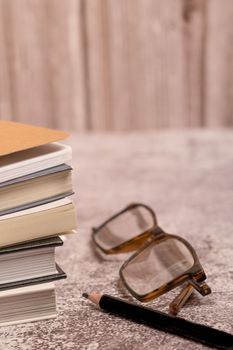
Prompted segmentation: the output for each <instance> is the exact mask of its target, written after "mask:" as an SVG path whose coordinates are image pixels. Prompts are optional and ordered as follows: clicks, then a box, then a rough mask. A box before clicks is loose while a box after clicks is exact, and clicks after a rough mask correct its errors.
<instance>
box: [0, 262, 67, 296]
mask: <svg viewBox="0 0 233 350" xmlns="http://www.w3.org/2000/svg"><path fill="white" fill-rule="evenodd" d="M63 278H66V273H65V272H64V271H63V270H62V269H61V268H60V266H59V265H57V264H56V271H55V273H53V274H51V275H45V276H40V277H32V278H28V279H25V280H19V281H14V282H9V283H2V284H1V285H0V293H1V291H3V290H6V289H13V290H16V289H17V288H22V287H25V286H31V285H34V284H40V283H46V282H53V281H56V280H60V279H63Z"/></svg>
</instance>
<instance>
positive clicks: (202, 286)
mask: <svg viewBox="0 0 233 350" xmlns="http://www.w3.org/2000/svg"><path fill="white" fill-rule="evenodd" d="M194 289H196V290H197V291H198V292H199V293H200V294H201V295H203V296H205V295H208V294H210V293H211V289H210V287H209V286H208V284H207V283H206V282H205V281H202V282H197V281H195V280H194V279H192V280H190V281H189V283H188V284H187V285H186V286H185V287H184V288H183V289H182V290H181V292H180V293H179V294H178V295H177V296H176V297H175V299H174V300H173V301H172V302H171V303H170V305H169V311H170V313H171V314H173V315H177V314H178V313H179V311H180V310H181V309H182V307H183V306H184V304H185V303H186V301H187V300H188V299H189V297H190V296H191V294H192V293H193V291H194Z"/></svg>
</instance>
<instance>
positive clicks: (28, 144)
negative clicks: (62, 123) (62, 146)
mask: <svg viewBox="0 0 233 350" xmlns="http://www.w3.org/2000/svg"><path fill="white" fill-rule="evenodd" d="M68 136H69V134H68V133H66V132H64V131H60V130H54V129H48V128H42V127H39V126H33V125H27V124H21V123H16V122H12V121H8V120H0V156H4V155H7V154H10V153H14V152H18V151H23V150H26V149H28V148H33V147H37V146H41V145H45V144H47V143H50V142H55V141H59V140H64V139H65V138H67V137H68Z"/></svg>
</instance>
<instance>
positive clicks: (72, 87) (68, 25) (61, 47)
mask: <svg viewBox="0 0 233 350" xmlns="http://www.w3.org/2000/svg"><path fill="white" fill-rule="evenodd" d="M80 5H81V2H80V1H77V0H69V1H63V0H50V1H47V2H46V1H45V2H44V6H45V7H46V12H47V17H46V23H45V25H46V32H47V35H46V45H47V47H46V50H47V52H48V63H47V64H48V70H49V75H50V76H49V77H48V79H50V84H51V95H52V105H53V116H52V118H53V120H54V125H56V126H57V127H60V128H63V129H78V130H84V129H85V128H86V122H85V104H86V102H85V98H86V96H85V89H84V84H85V82H84V73H83V72H84V70H83V64H84V62H83V54H82V49H83V48H82V44H83V43H82V38H81V36H82V32H81V31H82V27H81V21H80V16H81V7H80Z"/></svg>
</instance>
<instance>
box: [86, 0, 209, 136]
mask: <svg viewBox="0 0 233 350" xmlns="http://www.w3.org/2000/svg"><path fill="white" fill-rule="evenodd" d="M86 4H87V12H86V14H87V17H88V39H89V40H88V47H89V53H88V54H89V65H90V70H89V71H90V73H89V75H90V98H89V100H90V104H91V110H92V120H93V128H94V129H95V128H96V127H97V128H99V129H109V128H112V129H114V130H131V129H150V128H163V127H179V126H193V125H195V126H197V125H200V124H201V123H202V96H201V91H202V90H201V84H202V68H201V67H202V63H203V62H202V55H203V52H202V50H203V35H202V32H203V23H204V19H203V13H204V12H203V6H202V0H192V1H189V9H188V11H189V15H188V18H186V22H185V24H183V16H184V12H185V11H186V14H187V5H186V2H183V1H181V0H177V1H170V0H165V1H163V2H161V1H160V0H144V1H143V2H142V1H140V0H119V1H117V2H116V1H114V0H109V1H101V2H94V1H87V2H86ZM191 5H192V6H191ZM190 9H191V11H190ZM98 18H99V19H98Z"/></svg>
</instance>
